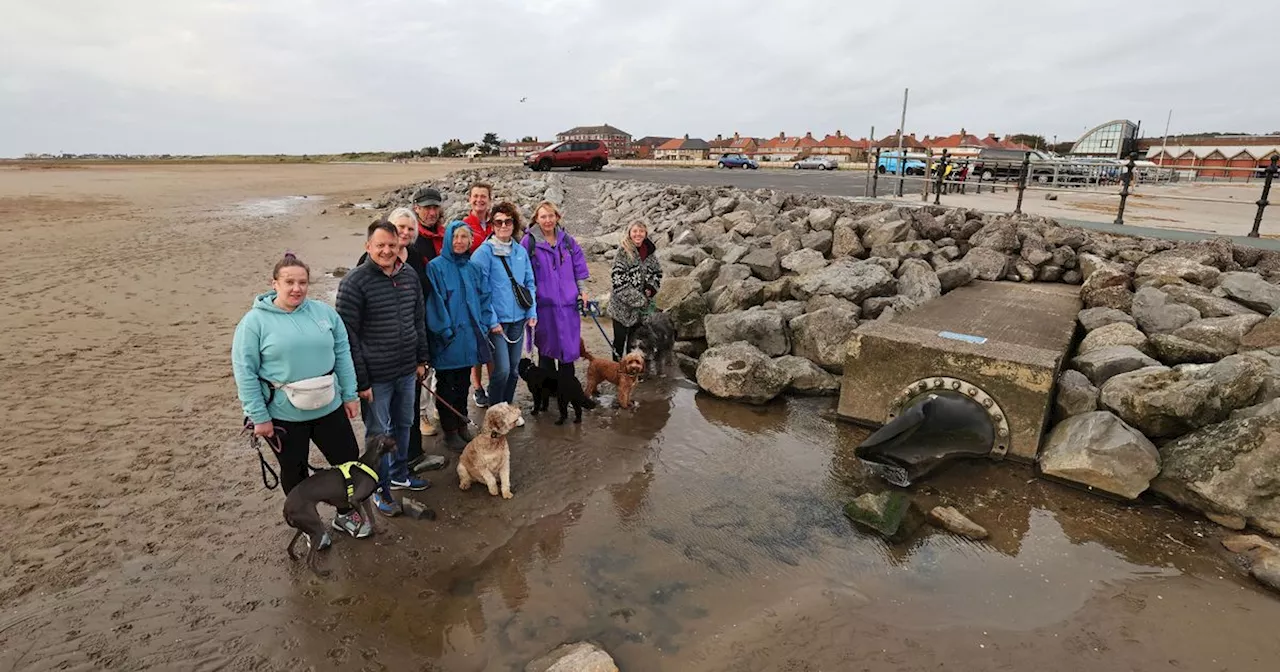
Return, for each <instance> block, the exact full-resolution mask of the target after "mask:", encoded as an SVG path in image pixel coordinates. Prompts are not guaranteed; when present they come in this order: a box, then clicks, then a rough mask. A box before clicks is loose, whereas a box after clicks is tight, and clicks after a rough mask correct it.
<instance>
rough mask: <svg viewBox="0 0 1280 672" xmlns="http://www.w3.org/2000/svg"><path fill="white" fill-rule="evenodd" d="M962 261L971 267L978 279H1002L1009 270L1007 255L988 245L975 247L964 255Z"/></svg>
mask: <svg viewBox="0 0 1280 672" xmlns="http://www.w3.org/2000/svg"><path fill="white" fill-rule="evenodd" d="M963 261H964V262H965V263H966V264H969V266H970V267H971V268H973V274H974V277H976V278H977V279H979V280H1003V279H1004V276H1005V275H1007V274H1008V271H1009V255H1007V254H1005V253H1004V252H1001V251H999V250H993V249H991V248H989V247H975V248H973V249H971V250H969V253H968V254H966V255H964V259H963Z"/></svg>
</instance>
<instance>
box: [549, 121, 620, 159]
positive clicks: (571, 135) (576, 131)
mask: <svg viewBox="0 0 1280 672" xmlns="http://www.w3.org/2000/svg"><path fill="white" fill-rule="evenodd" d="M556 140H558V141H560V142H564V141H566V140H600V141H601V142H603V143H604V144H605V146H606V147H608V148H609V156H611V157H615V158H622V157H625V156H629V155H630V154H631V134H630V133H628V132H626V131H624V130H622V129H620V128H614V127H613V126H610V125H609V124H604V125H602V126H575V127H573V128H571V129H569V130H567V131H564V132H563V133H557V134H556Z"/></svg>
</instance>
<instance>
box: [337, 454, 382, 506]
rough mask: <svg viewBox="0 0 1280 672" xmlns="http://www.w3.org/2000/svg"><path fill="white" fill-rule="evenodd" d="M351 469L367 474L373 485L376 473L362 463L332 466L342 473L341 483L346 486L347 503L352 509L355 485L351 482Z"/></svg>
mask: <svg viewBox="0 0 1280 672" xmlns="http://www.w3.org/2000/svg"><path fill="white" fill-rule="evenodd" d="M352 468H358V469H360V470H361V471H363V472H364V473H366V474H368V475H369V477H370V478H372V479H373V482H374V483H377V482H378V472H376V471H374V470H373V468H372V467H370V466H369V465H367V464H365V463H364V462H343V463H342V464H338V465H334V469H337V470H338V471H340V472H342V482H343V483H345V484H346V486H347V502H348V503H350V504H351V506H353V507H354V506H355V505H356V504H357V502H354V501H352V498H354V497H355V496H356V484H355V483H354V482H353V481H352V480H351V469H352Z"/></svg>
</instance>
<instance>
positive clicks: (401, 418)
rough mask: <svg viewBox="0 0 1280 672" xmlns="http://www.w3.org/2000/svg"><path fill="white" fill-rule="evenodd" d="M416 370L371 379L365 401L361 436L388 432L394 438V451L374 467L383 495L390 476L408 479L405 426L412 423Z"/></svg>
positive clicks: (386, 491)
mask: <svg viewBox="0 0 1280 672" xmlns="http://www.w3.org/2000/svg"><path fill="white" fill-rule="evenodd" d="M417 386H418V374H417V372H414V373H410V374H408V375H406V376H401V377H400V378H397V379H396V380H393V381H391V382H388V383H374V384H373V385H372V387H373V403H371V404H369V416H368V418H367V419H366V420H365V431H364V435H365V438H366V439H367V438H369V437H370V436H373V435H375V434H390V435H391V437H392V438H394V439H395V440H396V452H395V454H394V455H383V456H382V463H381V465H380V468H379V469H378V476H379V477H380V480H379V483H378V485H379V486H380V487H381V488H382V492H383V494H385V495H389V494H390V493H391V483H390V480H391V479H395V480H397V481H407V480H409V427H410V425H412V424H413V404H414V400H415V399H416V398H417V397H416V396H415V395H414V388H415V387H417Z"/></svg>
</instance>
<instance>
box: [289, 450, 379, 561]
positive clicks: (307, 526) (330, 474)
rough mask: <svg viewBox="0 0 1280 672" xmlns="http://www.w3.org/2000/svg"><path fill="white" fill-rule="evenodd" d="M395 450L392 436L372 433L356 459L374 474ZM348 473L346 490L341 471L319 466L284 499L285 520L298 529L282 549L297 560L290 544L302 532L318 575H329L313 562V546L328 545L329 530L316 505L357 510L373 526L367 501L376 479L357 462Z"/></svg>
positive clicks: (376, 486)
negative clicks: (322, 504) (380, 462)
mask: <svg viewBox="0 0 1280 672" xmlns="http://www.w3.org/2000/svg"><path fill="white" fill-rule="evenodd" d="M395 449H396V441H395V439H393V438H391V437H390V436H387V435H385V434H378V435H374V436H371V437H369V439H368V440H367V441H365V445H364V453H363V454H362V455H360V460H359V461H360V463H362V464H364V465H365V466H367V467H369V468H370V469H371V470H373V471H374V472H375V473H376V472H377V469H378V462H379V461H380V460H381V459H382V456H383V455H385V454H387V453H392V452H394V451H395ZM349 473H350V474H351V490H350V491H348V490H347V481H346V479H345V478H344V477H343V475H342V470H341V469H338V468H337V467H336V465H335V467H334V468H332V469H321V470H320V471H317V472H315V473H314V474H311V475H310V476H308V477H306V478H305V479H303V481H302V482H301V483H299V484H297V485H295V486H294V487H293V489H292V490H290V491H289V494H288V496H286V497H285V498H284V522H286V523H288V524H289V526H290V527H292V528H294V529H296V530H297V532H296V533H294V535H293V538H292V539H290V540H289V545H288V546H286V547H285V552H287V553H288V554H289V557H290V558H292V559H294V560H297V559H298V556H297V554H296V553H294V552H293V547H294V545H295V544H297V543H298V538H299V537H301V536H302V535H303V534H305V535H307V539H308V544H307V545H308V547H309V548H308V550H307V566H308V567H310V568H311V571H313V572H315V573H316V574H317V575H319V576H328V575H329V571H328V570H320V569H318V568H317V567H316V565H315V554H316V549H318V548H323V547H324V546H327V545H328V544H327V543H326V537H328V535H329V531H328V529H327V528H326V526H325V524H324V521H322V520H321V519H320V512H319V510H317V509H316V505H317V504H319V503H320V502H324V503H325V504H328V505H330V506H333V507H335V508H339V509H342V508H347V507H350V508H353V509H356V510H358V511H360V515H361V516H362V517H363V518H364V519H365V520H367V521H369V524H370V525H373V505H372V504H370V503H369V498H370V497H372V496H373V492H374V491H375V490H377V489H378V480H377V479H376V478H374V477H373V476H371V475H369V474H368V473H367V472H366V471H365V470H364V469H361V468H360V467H359V466H357V465H352V466H351V468H350V469H349Z"/></svg>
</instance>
